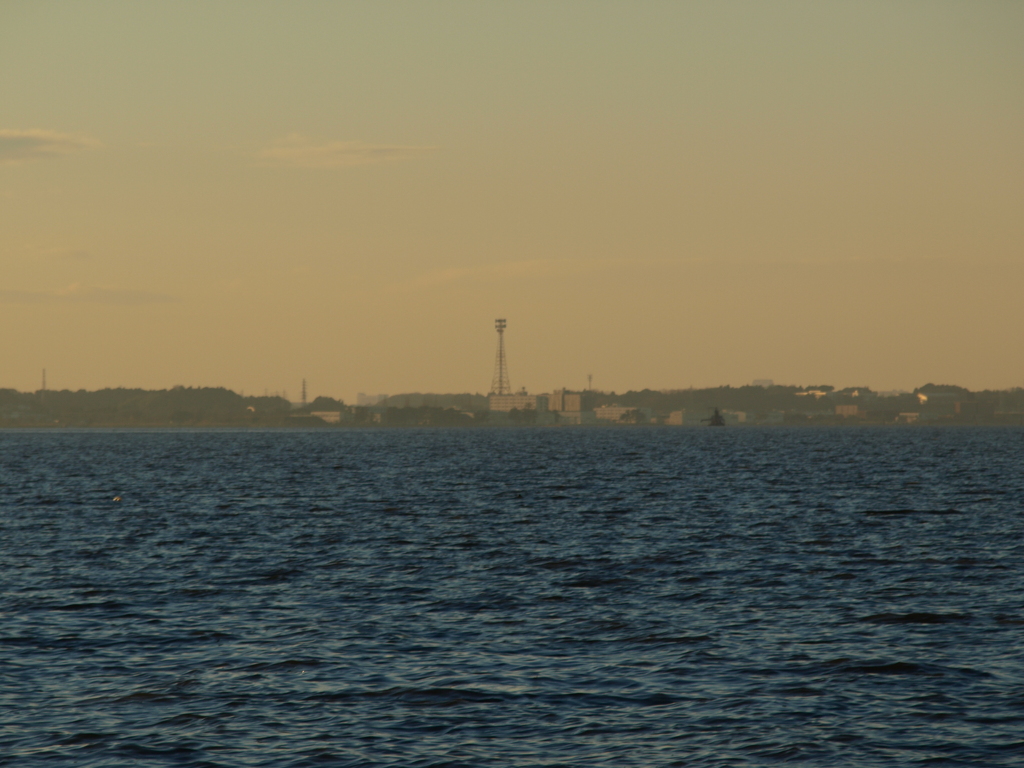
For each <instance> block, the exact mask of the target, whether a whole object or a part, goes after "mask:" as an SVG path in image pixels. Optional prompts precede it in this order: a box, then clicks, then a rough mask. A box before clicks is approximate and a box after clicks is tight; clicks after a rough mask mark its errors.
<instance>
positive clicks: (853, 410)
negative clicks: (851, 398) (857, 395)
mask: <svg viewBox="0 0 1024 768" xmlns="http://www.w3.org/2000/svg"><path fill="white" fill-rule="evenodd" d="M860 415H861V412H860V407H859V406H856V405H837V406H836V416H843V417H844V418H845V417H847V416H860Z"/></svg>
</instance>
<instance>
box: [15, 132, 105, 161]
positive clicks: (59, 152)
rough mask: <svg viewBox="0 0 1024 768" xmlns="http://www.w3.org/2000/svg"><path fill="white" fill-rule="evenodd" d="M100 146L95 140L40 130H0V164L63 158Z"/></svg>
mask: <svg viewBox="0 0 1024 768" xmlns="http://www.w3.org/2000/svg"><path fill="white" fill-rule="evenodd" d="M99 146H100V143H99V142H98V141H96V139H92V138H89V137H88V136H77V135H74V134H70V133H58V132H57V131H47V130H43V129H41V128H33V129H31V130H27V131H19V130H13V129H9V128H6V129H0V163H22V162H26V161H29V160H40V159H44V158H49V157H63V156H65V155H70V154H73V153H75V152H81V151H83V150H87V149H95V148H97V147H99Z"/></svg>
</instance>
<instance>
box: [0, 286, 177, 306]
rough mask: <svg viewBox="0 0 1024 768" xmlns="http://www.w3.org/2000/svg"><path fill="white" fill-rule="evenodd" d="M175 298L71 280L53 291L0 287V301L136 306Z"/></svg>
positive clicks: (2, 302) (174, 299) (1, 302)
mask: <svg viewBox="0 0 1024 768" xmlns="http://www.w3.org/2000/svg"><path fill="white" fill-rule="evenodd" d="M173 301H177V298H175V297H174V296H170V295H168V294H166V293H154V292H151V291H135V290H131V289H124V288H102V287H99V286H94V285H80V284H78V283H73V284H71V285H69V286H68V287H67V288H62V289H60V290H56V291H0V304H78V303H81V304H112V305H120V306H137V305H140V304H165V303H167V302H173Z"/></svg>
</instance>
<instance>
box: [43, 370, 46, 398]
mask: <svg viewBox="0 0 1024 768" xmlns="http://www.w3.org/2000/svg"><path fill="white" fill-rule="evenodd" d="M45 391H46V369H45V368H43V392H45Z"/></svg>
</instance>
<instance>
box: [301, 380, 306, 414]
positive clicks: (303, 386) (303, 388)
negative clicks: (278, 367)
mask: <svg viewBox="0 0 1024 768" xmlns="http://www.w3.org/2000/svg"><path fill="white" fill-rule="evenodd" d="M302 407H303V408H305V407H306V380H305V379H303V380H302Z"/></svg>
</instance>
